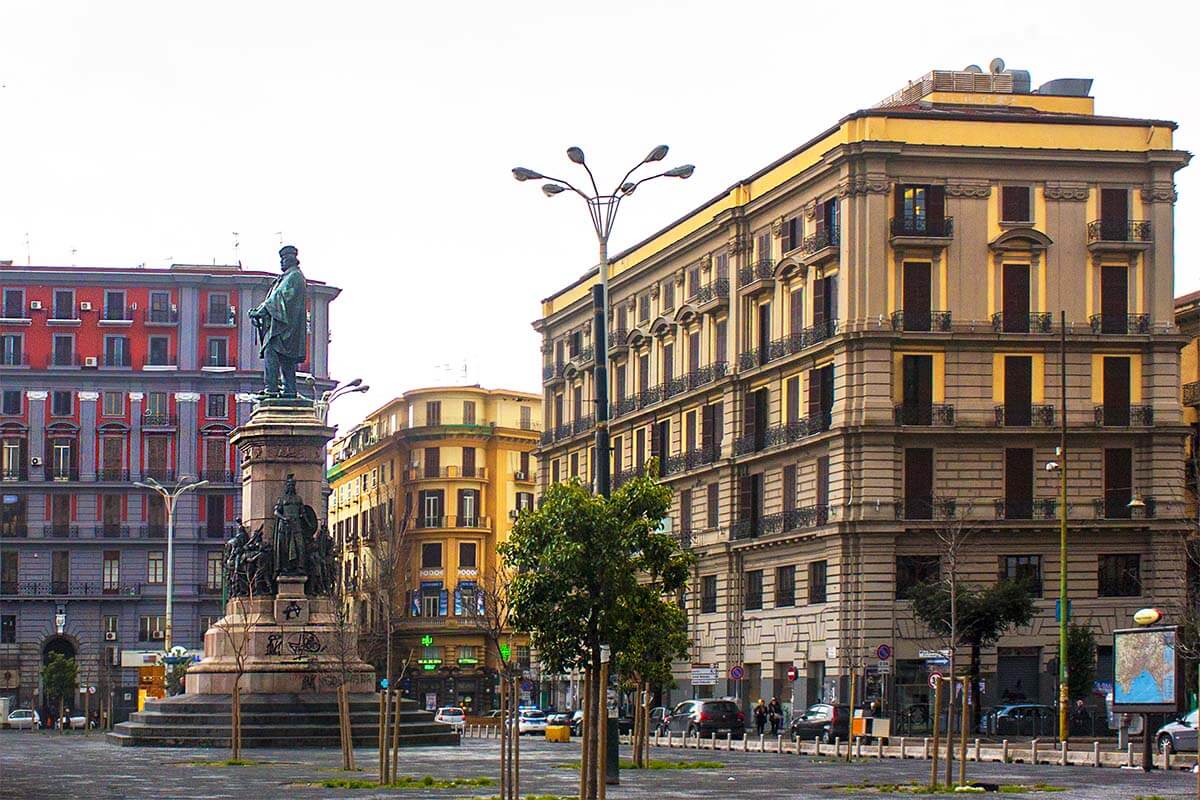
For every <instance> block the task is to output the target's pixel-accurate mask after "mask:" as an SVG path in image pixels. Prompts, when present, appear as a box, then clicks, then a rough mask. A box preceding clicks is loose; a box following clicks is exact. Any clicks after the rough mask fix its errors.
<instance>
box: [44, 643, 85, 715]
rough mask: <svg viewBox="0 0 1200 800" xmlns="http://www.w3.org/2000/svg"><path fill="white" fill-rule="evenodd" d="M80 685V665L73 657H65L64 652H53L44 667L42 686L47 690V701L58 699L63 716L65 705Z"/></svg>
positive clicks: (60, 712) (60, 713) (59, 711)
mask: <svg viewBox="0 0 1200 800" xmlns="http://www.w3.org/2000/svg"><path fill="white" fill-rule="evenodd" d="M78 686H79V665H77V664H76V663H75V659H73V658H65V657H64V656H63V654H62V653H51V654H50V660H49V661H47V662H46V665H45V666H44V667H42V687H43V688H44V690H45V692H46V701H47V702H53V701H55V700H57V701H58V713H59V715H60V716H61V715H62V712H63V706H64V705H66V703H67V701H68V700H71V699H72V698H74V697H75V690H76V688H78Z"/></svg>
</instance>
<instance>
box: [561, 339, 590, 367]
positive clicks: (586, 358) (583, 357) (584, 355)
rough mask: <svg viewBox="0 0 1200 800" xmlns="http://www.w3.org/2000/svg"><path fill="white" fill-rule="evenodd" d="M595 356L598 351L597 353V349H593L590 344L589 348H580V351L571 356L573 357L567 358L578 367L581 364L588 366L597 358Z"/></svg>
mask: <svg viewBox="0 0 1200 800" xmlns="http://www.w3.org/2000/svg"><path fill="white" fill-rule="evenodd" d="M595 356H596V351H595V349H594V348H593V347H592V346H591V345H590V344H589V345H588V346H587V347H582V348H580V349H579V350H577V351H576V352H574V353H572V354H571V355H570V356H569V357H568V358H567V360H568V361H570V362H571V363H573V364H576V365H579V364H587V363H588V362H590V361H591V360H592V359H593V358H595Z"/></svg>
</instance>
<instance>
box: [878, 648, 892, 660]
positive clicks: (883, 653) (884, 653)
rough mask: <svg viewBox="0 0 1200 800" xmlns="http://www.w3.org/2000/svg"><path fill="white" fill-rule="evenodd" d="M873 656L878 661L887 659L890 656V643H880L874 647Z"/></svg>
mask: <svg viewBox="0 0 1200 800" xmlns="http://www.w3.org/2000/svg"><path fill="white" fill-rule="evenodd" d="M875 656H876V657H877V658H878V659H879V660H880V661H887V660H888V659H889V658H891V657H892V648H891V645H886V644H881V645H879V647H876V648H875Z"/></svg>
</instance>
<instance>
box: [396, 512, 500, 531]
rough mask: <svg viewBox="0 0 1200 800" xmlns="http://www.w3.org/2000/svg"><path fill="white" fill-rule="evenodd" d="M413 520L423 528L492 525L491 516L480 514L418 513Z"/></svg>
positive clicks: (486, 526) (482, 526)
mask: <svg viewBox="0 0 1200 800" xmlns="http://www.w3.org/2000/svg"><path fill="white" fill-rule="evenodd" d="M413 520H414V522H415V523H416V525H415V527H416V528H419V529H421V530H432V529H443V528H471V529H484V530H486V529H488V528H491V527H492V522H491V518H490V517H485V516H481V515H478V514H477V515H474V516H469V517H459V516H437V515H432V514H417V515H416V516H415V517H414V518H413Z"/></svg>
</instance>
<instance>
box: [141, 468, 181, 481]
mask: <svg viewBox="0 0 1200 800" xmlns="http://www.w3.org/2000/svg"><path fill="white" fill-rule="evenodd" d="M142 475H143V476H145V477H147V478H153V479H154V480H156V481H158V482H159V483H165V482H167V481H174V480H175V470H173V469H167V468H166V467H147V468H146V469H145V470H144V471H143V472H142Z"/></svg>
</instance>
